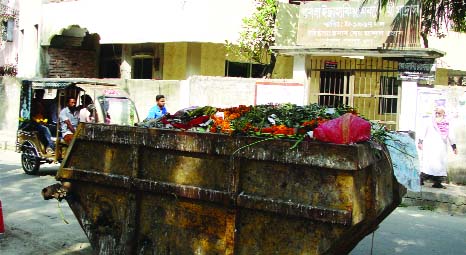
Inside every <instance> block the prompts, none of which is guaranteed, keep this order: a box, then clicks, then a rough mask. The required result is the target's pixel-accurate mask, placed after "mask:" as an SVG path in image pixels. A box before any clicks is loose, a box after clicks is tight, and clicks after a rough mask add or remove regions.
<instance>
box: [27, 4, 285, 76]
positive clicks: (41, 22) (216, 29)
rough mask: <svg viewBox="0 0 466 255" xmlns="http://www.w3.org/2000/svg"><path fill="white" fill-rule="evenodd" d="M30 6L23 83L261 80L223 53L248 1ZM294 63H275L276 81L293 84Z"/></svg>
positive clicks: (248, 6) (247, 11)
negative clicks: (205, 78)
mask: <svg viewBox="0 0 466 255" xmlns="http://www.w3.org/2000/svg"><path fill="white" fill-rule="evenodd" d="M31 1H35V5H34V4H32V5H31V4H30V2H31ZM31 1H23V3H25V2H27V4H23V5H21V9H23V10H22V13H25V15H28V16H27V17H24V19H23V18H22V19H20V30H21V31H23V33H24V34H25V35H24V37H25V38H24V39H25V40H26V39H28V38H29V39H30V40H29V41H30V43H27V42H26V41H24V43H25V44H28V46H29V49H30V50H29V51H30V54H27V53H25V54H23V55H21V56H20V62H21V68H20V69H21V73H20V74H21V76H42V77H89V78H124V79H157V80H184V79H187V78H188V77H190V76H191V75H205V76H240V77H258V76H257V74H256V73H257V72H256V73H255V72H254V69H255V68H256V69H259V68H261V66H260V65H257V64H258V63H251V62H248V61H244V60H240V59H238V58H235V57H234V56H228V54H227V52H226V49H225V42H226V41H229V42H235V41H236V40H237V38H238V36H239V33H240V31H241V29H242V19H243V18H244V17H247V16H249V15H251V13H252V12H253V11H254V10H255V9H254V1H253V0H238V1H227V0H172V1H163V0H150V1H149V0H136V1H110V0H100V1H91V0H62V1H59V0H53V1H52V0H51V1H38V0H31ZM31 8H35V11H33V10H31ZM31 12H33V13H34V14H35V15H30V14H31ZM34 28H35V29H36V30H34ZM27 35H29V36H27ZM34 35H36V36H35V37H34ZM32 52H34V53H32ZM31 58H32V59H35V60H36V61H37V60H38V62H35V63H32V62H34V60H32V59H31ZM287 59H288V61H287ZM291 63H292V62H291V61H290V60H289V58H286V57H284V58H283V59H279V60H278V63H277V68H276V70H275V73H274V75H275V76H276V77H280V78H286V77H287V76H288V77H290V76H291V70H292V68H291V65H290V64H291Z"/></svg>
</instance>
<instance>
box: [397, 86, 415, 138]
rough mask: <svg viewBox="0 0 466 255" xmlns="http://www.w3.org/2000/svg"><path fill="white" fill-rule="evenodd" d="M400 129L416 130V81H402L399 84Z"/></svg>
mask: <svg viewBox="0 0 466 255" xmlns="http://www.w3.org/2000/svg"><path fill="white" fill-rule="evenodd" d="M399 92H401V95H400V99H401V104H400V115H399V116H400V119H399V127H398V130H400V131H410V130H411V131H415V130H416V108H417V82H416V81H403V83H402V84H401V91H399Z"/></svg>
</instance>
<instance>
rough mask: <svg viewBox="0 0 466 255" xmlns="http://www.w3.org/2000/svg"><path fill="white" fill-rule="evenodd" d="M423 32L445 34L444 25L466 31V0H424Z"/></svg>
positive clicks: (454, 29) (422, 3)
mask: <svg viewBox="0 0 466 255" xmlns="http://www.w3.org/2000/svg"><path fill="white" fill-rule="evenodd" d="M421 5H422V29H423V33H426V34H428V33H435V34H437V36H439V37H442V36H444V35H443V33H442V30H443V28H444V27H447V28H448V29H452V30H453V31H457V32H466V2H465V1H464V0H422V2H421Z"/></svg>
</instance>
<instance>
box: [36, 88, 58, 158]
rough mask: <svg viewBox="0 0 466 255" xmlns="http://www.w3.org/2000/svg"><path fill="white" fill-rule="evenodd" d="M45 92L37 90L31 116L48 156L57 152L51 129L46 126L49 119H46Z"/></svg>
mask: <svg viewBox="0 0 466 255" xmlns="http://www.w3.org/2000/svg"><path fill="white" fill-rule="evenodd" d="M44 94H45V90H43V89H37V90H35V96H34V98H33V99H32V102H31V116H32V120H33V121H34V124H35V125H34V128H35V129H36V130H37V131H38V132H39V138H40V139H41V141H42V143H43V144H44V145H45V148H46V149H45V151H46V153H47V154H53V153H54V151H55V143H54V142H53V141H52V134H51V133H50V129H49V128H48V127H47V126H45V124H46V123H47V121H48V119H47V118H46V117H45V116H46V115H47V114H46V105H45V102H44Z"/></svg>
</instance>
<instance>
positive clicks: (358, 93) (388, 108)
mask: <svg viewBox="0 0 466 255" xmlns="http://www.w3.org/2000/svg"><path fill="white" fill-rule="evenodd" d="M325 62H326V60H325V59H324V58H316V59H311V60H310V67H311V68H310V69H308V73H309V83H310V102H311V103H319V104H320V105H325V106H328V107H337V106H338V105H340V104H345V105H348V106H351V107H354V108H355V109H356V110H357V111H358V113H359V115H361V116H363V117H365V118H366V119H368V120H371V121H374V122H378V123H380V124H382V125H385V126H386V127H387V128H388V129H390V130H396V129H397V126H398V119H399V109H400V108H399V107H400V100H398V98H399V95H398V88H399V87H400V85H401V81H399V80H397V77H398V70H397V66H396V63H395V62H394V61H387V60H382V59H380V58H366V59H357V60H355V59H345V58H341V59H336V62H337V64H336V66H337V67H338V68H337V69H330V70H329V69H326V68H325Z"/></svg>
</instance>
